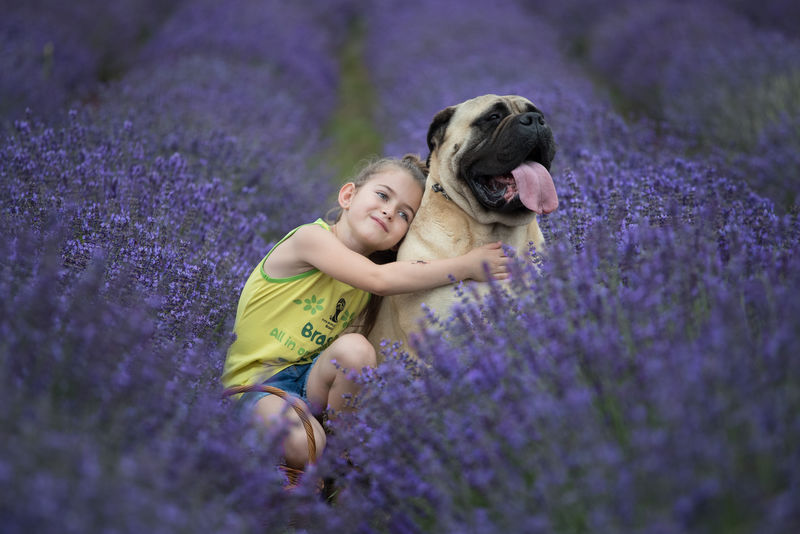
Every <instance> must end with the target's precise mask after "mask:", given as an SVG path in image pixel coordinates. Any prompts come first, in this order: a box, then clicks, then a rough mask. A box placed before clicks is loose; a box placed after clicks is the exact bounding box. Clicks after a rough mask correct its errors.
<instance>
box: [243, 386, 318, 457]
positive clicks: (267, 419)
mask: <svg viewBox="0 0 800 534" xmlns="http://www.w3.org/2000/svg"><path fill="white" fill-rule="evenodd" d="M253 417H254V419H255V421H256V422H257V423H258V424H260V425H263V426H270V425H274V424H275V423H278V422H280V420H281V417H285V418H286V419H288V421H289V433H288V434H287V435H286V438H285V439H284V441H283V453H284V458H285V460H286V465H288V466H289V467H294V468H296V469H302V468H303V466H305V465H306V464H307V463H308V437H307V436H306V429H305V427H304V426H303V422H302V421H301V420H300V416H298V415H297V414H296V413H295V411H294V409H293V408H291V407H290V406H289V405H288V403H287V402H286V401H284V400H283V399H282V398H280V397H278V396H276V395H267V396H265V397H262V398H261V399H259V400H258V402H257V403H256V404H255V407H254V412H253ZM310 421H311V426H312V427H313V429H314V440H315V444H316V446H317V456H318V457H319V455H320V454H322V451H323V449H325V431H324V430H323V429H322V425H321V424H320V423H319V421H317V420H316V419H315V418H313V417H311V418H310Z"/></svg>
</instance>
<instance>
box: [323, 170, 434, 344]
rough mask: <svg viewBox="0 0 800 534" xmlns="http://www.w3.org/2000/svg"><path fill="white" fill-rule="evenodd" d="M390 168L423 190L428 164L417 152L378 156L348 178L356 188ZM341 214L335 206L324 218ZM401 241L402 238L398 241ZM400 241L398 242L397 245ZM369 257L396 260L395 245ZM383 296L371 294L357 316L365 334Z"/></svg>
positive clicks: (385, 260)
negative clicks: (396, 170) (400, 170)
mask: <svg viewBox="0 0 800 534" xmlns="http://www.w3.org/2000/svg"><path fill="white" fill-rule="evenodd" d="M390 168H399V169H403V170H406V171H408V174H410V175H411V177H412V178H414V181H416V182H417V183H418V184H419V186H420V187H421V188H422V190H423V191H424V190H425V181H426V180H427V176H428V166H427V165H426V164H425V161H423V160H422V159H420V157H419V156H418V155H417V154H406V155H405V156H403V157H402V158H380V159H373V160H370V161H368V162H367V164H366V165H364V166H363V167H362V169H361V170H360V171H359V173H358V174H357V175H356V176H355V178H353V179H352V180H350V181H351V182H353V183H354V184H355V186H356V190H358V189H359V188H360V187H361V186H363V185H364V184H365V183H367V182H368V181H369V180H370V179H371V178H372V177H373V176H374V175H376V174H378V173H381V172H383V171H385V170H387V169H390ZM341 216H342V209H341V208H340V207H336V208H334V209H332V210H331V211H329V212H328V214H327V215H326V217H325V218H326V219H327V220H328V221H329V222H331V221H332V223H333V224H335V223H336V222H338V221H339V219H340V218H341ZM400 242H401V243H402V240H401V241H400ZM399 244H400V243H398V245H399ZM369 259H370V260H372V261H373V262H375V263H378V264H384V263H389V262H393V261H396V260H397V246H395V247H394V248H392V249H390V250H378V251H376V252H373V253H372V254H370V255H369ZM381 300H383V297H382V296H380V295H371V296H370V299H369V302H368V303H367V306H366V307H365V308H364V311H363V312H362V313H361V315H360V316H359V318H358V320H357V321H356V324H355V325H354V326H355V327H356V328H358V329H359V331H360V332H361V333H362V334H364V335H365V336H367V335H369V333H370V332H371V331H372V327H373V326H375V320H376V319H377V317H378V309H379V308H380V305H381Z"/></svg>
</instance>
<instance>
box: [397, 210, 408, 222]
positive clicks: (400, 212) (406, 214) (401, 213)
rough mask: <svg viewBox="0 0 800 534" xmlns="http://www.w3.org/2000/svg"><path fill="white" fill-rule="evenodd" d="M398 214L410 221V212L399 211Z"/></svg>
mask: <svg viewBox="0 0 800 534" xmlns="http://www.w3.org/2000/svg"><path fill="white" fill-rule="evenodd" d="M397 214H398V215H400V217H402V218H403V219H404V220H405V221H406V222H408V213H406V212H404V211H398V212H397Z"/></svg>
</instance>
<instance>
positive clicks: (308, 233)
mask: <svg viewBox="0 0 800 534" xmlns="http://www.w3.org/2000/svg"><path fill="white" fill-rule="evenodd" d="M287 245H288V250H286V251H285V253H288V256H289V257H293V258H296V259H297V260H298V262H299V263H306V264H308V265H311V266H313V267H316V268H317V269H319V270H320V271H322V272H324V273H325V274H327V275H329V276H332V277H333V278H335V279H337V280H340V281H342V282H344V283H346V284H349V285H351V286H353V287H357V288H359V289H363V290H364V291H369V292H370V293H375V294H376V295H384V296H385V295H395V294H398V293H409V292H412V291H419V290H422V289H432V288H434V287H439V286H443V285H446V284H448V283H450V282H451V279H450V276H451V275H452V277H453V278H455V279H456V280H467V279H472V280H477V281H481V282H485V281H486V280H487V276H486V271H485V270H484V264H488V267H489V273H490V274H491V276H492V277H494V278H496V279H504V278H507V276H508V274H507V272H506V264H507V263H508V258H507V257H506V256H505V255H504V254H503V249H502V246H501V244H500V243H492V244H489V245H484V246H482V247H478V248H476V249H473V250H471V251H470V252H468V253H466V254H464V255H462V256H457V257H455V258H445V259H436V260H426V261H419V260H418V261H396V262H391V263H386V264H383V265H378V264H376V263H373V262H372V261H371V260H370V259H369V258H367V257H365V256H362V255H361V254H359V253H357V252H354V251H352V250H350V249H349V248H347V247H346V246H345V245H344V244H343V243H342V242H341V241H339V240H338V239H337V238H336V236H334V235H333V234H332V233H330V232H329V231H327V230H325V229H324V228H321V227H319V226H315V225H309V226H304V227H302V228H300V229H298V230H297V231H296V232H295V234H294V235H293V236H292V237H291V238H289V239H287V240H286V241H285V242H284V243H283V246H287ZM284 257H285V258H286V256H284Z"/></svg>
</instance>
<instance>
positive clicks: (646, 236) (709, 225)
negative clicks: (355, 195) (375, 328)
mask: <svg viewBox="0 0 800 534" xmlns="http://www.w3.org/2000/svg"><path fill="white" fill-rule="evenodd" d="M0 1H1V3H2V10H0V13H2V16H0V73H1V74H0V129H1V130H2V144H0V208H1V209H0V294H2V295H3V299H2V303H0V406H2V408H0V433H2V436H3V439H2V440H0V525H2V527H1V528H0V530H2V531H3V532H4V533H5V532H8V533H16V532H31V531H36V532H76V533H86V532H223V531H224V532H226V533H229V532H260V531H266V532H292V531H296V532H327V531H340V532H459V533H463V532H526V533H529V532H530V533H534V532H546V533H550V532H593V533H597V532H726V533H727V532H742V533H744V532H759V533H776V534H778V533H780V534H783V533H788V532H794V531H797V530H798V529H800V505H798V503H800V486H799V485H798V484H800V455H798V448H797V443H799V442H800V418H798V415H797V414H798V413H800V363H799V360H798V358H797V353H798V342H799V341H800V340H799V339H798V332H800V309H798V306H800V304H799V303H800V300H798V299H797V295H798V294H800V263H799V262H800V259H798V254H797V251H798V240H799V239H800V222H798V215H799V214H800V203H799V201H798V197H797V194H798V190H800V34H799V33H798V28H800V4H798V3H797V2H793V1H789V0H763V1H762V2H758V3H753V2H745V1H743V0H696V1H682V0H639V1H635V0H609V1H603V2H600V1H595V0H562V1H560V2H545V1H538V0H495V1H493V2H491V3H489V2H462V1H456V0H403V1H399V0H383V1H375V2H368V1H365V0H332V1H330V2H324V3H323V2H317V3H311V2H308V3H301V2H289V1H286V0H230V1H227V2H216V1H212V0H169V1H163V0H162V1H158V2H156V1H155V0H118V1H114V2H100V1H95V0H76V1H74V2H67V3H65V2H57V1H55V0H29V1H26V2H21V1H17V2H13V1H9V0H0ZM486 93H496V94H519V95H522V96H525V97H527V98H529V99H531V100H532V101H533V102H534V103H536V104H537V106H538V107H539V108H541V109H542V110H543V111H544V114H545V116H546V117H547V120H548V121H549V122H550V124H551V126H552V128H553V131H554V135H555V138H556V142H557V144H558V152H557V155H556V158H555V160H554V163H553V168H552V169H551V170H552V174H553V177H554V180H555V184H556V188H557V191H558V194H559V199H560V206H559V209H558V210H557V211H556V212H554V213H552V214H550V215H547V216H543V217H541V218H540V221H539V222H540V225H541V227H542V229H543V231H544V233H545V237H546V239H547V243H548V244H547V251H546V253H545V255H544V256H542V254H541V253H542V251H517V256H518V259H519V261H518V262H516V263H515V267H514V269H515V271H514V277H513V282H512V283H511V284H510V285H509V286H505V287H502V288H501V287H494V288H493V291H492V292H490V293H491V294H489V295H484V296H478V295H476V294H472V293H471V292H470V290H469V289H468V288H457V291H459V293H458V294H459V296H460V297H462V298H460V299H459V300H460V304H459V307H458V309H456V310H454V311H453V313H452V314H450V315H449V316H448V315H443V316H433V315H432V316H431V317H430V319H431V321H430V323H429V325H428V327H431V329H430V330H428V328H427V327H426V328H423V329H422V333H421V335H420V338H419V340H420V341H419V342H420V355H421V357H422V358H423V360H424V361H425V362H426V364H427V365H426V366H423V367H418V366H415V365H414V364H412V363H411V362H409V361H407V359H405V357H404V355H403V354H402V347H393V346H392V344H391V343H388V344H387V346H386V348H385V353H386V363H385V364H384V365H382V366H381V368H379V369H378V370H376V371H375V372H374V373H371V374H369V375H368V376H365V378H364V381H365V389H364V393H363V399H362V401H361V409H360V410H359V411H358V413H357V415H355V416H354V417H353V418H351V419H346V420H345V419H343V420H341V421H339V423H338V426H336V427H335V428H331V429H330V430H331V431H332V433H331V435H330V437H329V442H328V443H329V450H327V451H326V454H325V455H323V458H322V460H321V461H320V463H319V464H317V465H315V466H313V467H311V468H310V469H309V476H308V477H307V478H306V479H305V480H306V481H305V483H304V484H301V486H300V487H299V488H298V489H297V490H295V491H294V492H292V493H287V492H286V491H285V490H284V489H283V484H282V482H283V481H282V478H281V475H280V473H279V472H278V471H277V470H276V469H275V467H274V466H275V465H276V463H277V462H278V461H279V453H278V450H279V443H280V440H281V437H282V434H281V432H282V431H283V429H280V428H275V429H274V431H271V432H268V433H264V434H260V433H257V432H256V431H255V430H254V429H252V428H251V427H250V426H249V425H248V424H247V422H246V421H244V420H241V419H239V418H238V417H236V416H235V415H234V414H233V412H232V407H231V406H230V405H229V404H227V403H226V402H225V401H223V400H222V399H220V391H221V386H220V384H219V375H220V372H221V366H222V362H223V360H224V357H225V352H226V350H227V346H228V345H229V344H230V341H231V331H232V323H233V318H234V315H235V310H236V304H237V301H238V296H239V292H240V290H241V288H242V286H243V284H244V281H245V280H246V278H247V276H248V275H249V273H250V272H251V271H252V269H253V266H254V265H256V263H257V262H258V260H259V259H260V258H262V257H263V256H264V254H265V253H266V251H268V250H269V247H270V245H271V244H272V243H274V242H275V241H276V240H277V239H279V238H280V237H281V236H283V235H284V234H285V232H287V231H288V230H289V229H291V228H293V227H295V226H297V225H299V224H302V223H305V222H308V221H310V220H314V219H316V218H317V217H319V216H322V215H323V214H324V213H325V212H326V211H327V209H328V207H329V206H331V204H332V201H333V198H334V197H333V195H334V194H335V192H336V191H337V189H338V187H339V185H340V184H341V183H342V182H344V181H345V180H346V179H347V178H348V177H349V176H352V175H353V173H354V171H355V170H356V169H357V168H358V167H359V166H360V163H361V162H362V161H363V160H364V159H365V158H368V157H371V156H374V155H384V154H386V155H394V156H399V155H402V154H405V153H407V152H415V153H418V154H420V155H421V156H423V157H424V156H426V155H427V146H426V143H425V137H426V132H427V128H428V125H429V123H430V121H431V118H432V117H433V116H434V114H435V113H436V112H438V111H439V110H441V109H443V108H445V107H447V106H450V105H453V104H457V103H459V102H461V101H464V100H466V99H469V98H472V97H474V96H477V95H480V94H486ZM531 259H533V260H535V261H537V262H538V263H539V268H538V270H537V269H533V268H532V266H531V262H530V261H529V260H531ZM434 326H435V327H436V328H433V327H434ZM442 332H445V333H446V335H443V334H442ZM389 341H391V340H389ZM320 477H326V478H329V479H335V480H336V487H337V492H336V494H335V496H334V498H332V499H330V500H325V499H322V498H320V496H319V495H318V494H317V493H316V492H315V488H316V485H315V481H316V479H317V478H320Z"/></svg>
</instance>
